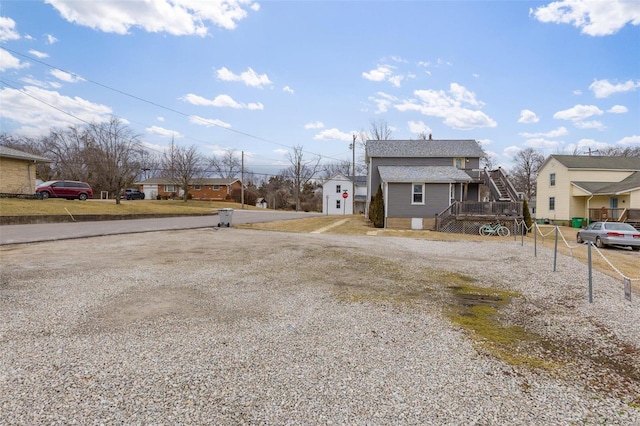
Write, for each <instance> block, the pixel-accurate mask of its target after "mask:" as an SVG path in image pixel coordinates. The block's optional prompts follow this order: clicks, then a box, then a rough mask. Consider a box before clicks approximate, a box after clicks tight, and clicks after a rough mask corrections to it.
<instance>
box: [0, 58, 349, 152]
mask: <svg viewBox="0 0 640 426" xmlns="http://www.w3.org/2000/svg"><path fill="white" fill-rule="evenodd" d="M3 49H4V50H6V51H8V52H11V53H13V54H14V55H17V56H21V57H23V58H25V59H28V60H31V61H33V62H36V63H39V64H41V65H44V66H46V67H49V68H51V69H55V70H58V71H62V72H64V73H66V74H69V75H71V76H74V77H75V78H77V79H82V80H84V81H87V82H89V83H92V84H95V85H96V86H99V87H102V88H105V89H107V90H111V91H113V92H116V93H119V94H121V95H124V96H127V97H130V98H132V99H136V100H138V101H140V102H144V103H147V104H149V105H153V106H155V107H157V108H160V109H164V110H166V111H170V112H173V113H175V114H178V115H181V116H183V117H186V118H189V119H191V120H196V121H200V122H202V123H204V124H207V125H212V126H215V127H219V128H221V129H224V130H227V131H230V132H233V133H236V134H239V135H242V136H246V137H249V138H252V139H256V140H259V141H262V142H267V143H271V144H274V145H278V146H281V147H284V148H288V149H294V147H292V146H289V145H286V144H283V143H280V142H275V141H272V140H270V139H266V138H263V137H260V136H256V135H253V134H251V133H248V132H244V131H241V130H236V129H233V128H230V127H226V126H221V125H219V124H216V123H214V122H212V121H210V120H206V119H202V118H200V117H198V116H194V115H191V114H187V113H185V112H182V111H179V110H176V109H174V108H170V107H167V106H164V105H161V104H159V103H157V102H154V101H150V100H148V99H144V98H142V97H140V96H137V95H134V94H131V93H128V92H125V91H123V90H120V89H117V88H114V87H111V86H108V85H106V84H103V83H100V82H98V81H95V80H91V79H88V78H84V77H82V76H80V75H78V74H76V73H74V72H70V71H67V70H65V69H62V68H59V67H56V66H54V65H51V64H49V63H47V62H44V61H41V60H39V59H37V58H34V57H31V56H29V55H25V54H23V53H20V52H17V51H15V50H13V49H10V48H8V47H3ZM5 84H6V83H5ZM10 87H12V88H14V89H16V90H19V91H20V92H21V93H24V94H26V95H28V96H30V97H32V98H33V99H36V98H35V97H33V96H31V95H29V94H27V93H26V92H23V91H21V90H20V89H17V88H15V87H13V86H10ZM40 101H41V100H40ZM41 102H43V103H44V104H46V105H48V106H50V107H52V108H54V109H56V110H58V111H60V112H63V113H65V114H67V115H69V116H71V117H73V118H76V119H78V120H80V121H82V122H84V123H86V121H84V120H82V119H80V118H78V117H76V116H74V115H73V114H70V113H68V112H66V111H62V110H60V109H59V108H56V107H54V106H52V105H50V104H48V103H46V102H44V101H41ZM89 124H90V123H89ZM194 140H197V139H194ZM302 152H305V153H307V154H311V155H315V156H317V157H320V158H323V157H324V158H328V159H330V160H336V161H343V160H340V159H337V158H333V157H325V156H323V155H321V154H318V153H314V152H311V151H306V150H303V151H302Z"/></svg>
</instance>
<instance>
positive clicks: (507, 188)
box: [482, 168, 520, 201]
mask: <svg viewBox="0 0 640 426" xmlns="http://www.w3.org/2000/svg"><path fill="white" fill-rule="evenodd" d="M482 177H483V179H484V184H485V185H486V186H487V187H488V188H489V193H490V194H491V199H492V201H520V197H519V196H518V192H517V191H516V189H515V187H514V186H513V184H512V183H511V181H510V180H509V179H508V178H507V175H505V174H504V172H503V171H502V169H501V168H497V169H496V170H487V169H484V172H483V173H482Z"/></svg>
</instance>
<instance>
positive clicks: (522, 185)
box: [511, 148, 544, 200]
mask: <svg viewBox="0 0 640 426" xmlns="http://www.w3.org/2000/svg"><path fill="white" fill-rule="evenodd" d="M513 161H514V163H515V168H514V170H513V172H512V173H511V179H512V183H513V186H515V188H516V190H518V191H520V192H524V194H525V196H526V197H527V199H528V200H530V199H531V197H533V196H534V195H536V179H537V177H538V170H539V169H540V166H542V163H544V156H543V155H542V154H540V153H539V152H538V151H536V150H535V149H533V148H527V149H523V150H522V151H519V152H518V153H517V154H516V155H515V156H514V157H513Z"/></svg>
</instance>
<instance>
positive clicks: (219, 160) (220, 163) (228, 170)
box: [210, 148, 242, 181]
mask: <svg viewBox="0 0 640 426" xmlns="http://www.w3.org/2000/svg"><path fill="white" fill-rule="evenodd" d="M210 163H211V167H212V169H213V171H214V173H215V174H217V175H218V176H220V177H221V178H223V179H227V180H228V181H232V180H233V179H235V178H236V177H237V176H238V174H240V172H241V171H242V165H241V162H240V158H239V156H238V154H237V151H236V150H235V149H232V148H229V149H227V150H226V151H225V152H224V154H222V155H220V156H215V155H214V156H213V157H211V159H210Z"/></svg>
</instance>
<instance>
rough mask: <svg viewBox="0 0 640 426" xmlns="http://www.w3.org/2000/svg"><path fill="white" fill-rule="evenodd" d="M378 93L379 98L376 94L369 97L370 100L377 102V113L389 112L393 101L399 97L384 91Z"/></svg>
mask: <svg viewBox="0 0 640 426" xmlns="http://www.w3.org/2000/svg"><path fill="white" fill-rule="evenodd" d="M376 94H377V95H378V96H379V97H378V98H376V97H374V96H371V97H369V100H370V101H371V102H373V103H375V104H376V106H377V110H376V114H379V113H383V112H387V111H388V110H389V108H390V107H391V106H392V105H393V102H396V101H398V98H396V97H395V96H393V95H389V94H387V93H384V92H378V93H376Z"/></svg>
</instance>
